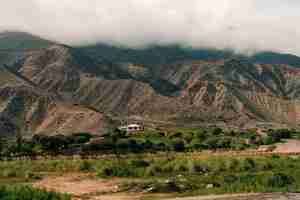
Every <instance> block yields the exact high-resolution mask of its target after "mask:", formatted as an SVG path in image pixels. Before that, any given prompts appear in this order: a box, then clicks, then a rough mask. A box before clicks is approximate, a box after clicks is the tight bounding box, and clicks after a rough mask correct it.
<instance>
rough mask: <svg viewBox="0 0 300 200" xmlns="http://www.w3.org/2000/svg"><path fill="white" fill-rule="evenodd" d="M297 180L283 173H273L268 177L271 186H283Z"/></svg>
mask: <svg viewBox="0 0 300 200" xmlns="http://www.w3.org/2000/svg"><path fill="white" fill-rule="evenodd" d="M294 182H295V180H294V178H293V177H291V176H288V175H286V174H283V173H276V174H273V175H272V176H271V177H269V178H268V181H267V184H268V186H269V187H271V188H282V187H286V186H289V185H291V184H293V183H294Z"/></svg>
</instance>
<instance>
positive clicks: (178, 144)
mask: <svg viewBox="0 0 300 200" xmlns="http://www.w3.org/2000/svg"><path fill="white" fill-rule="evenodd" d="M172 146H173V150H174V151H184V150H185V144H184V141H182V140H180V139H176V140H174V141H173V142H172Z"/></svg>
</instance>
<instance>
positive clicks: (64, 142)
mask: <svg viewBox="0 0 300 200" xmlns="http://www.w3.org/2000/svg"><path fill="white" fill-rule="evenodd" d="M91 138H92V135H91V134H89V133H75V134H72V135H70V136H65V135H55V136H47V135H34V136H33V137H32V138H31V139H20V138H17V139H16V140H14V139H3V138H2V139H0V157H17V156H29V157H34V156H37V155H42V154H50V155H57V154H62V153H64V151H66V150H70V149H71V150H72V149H75V148H77V147H80V146H81V145H82V144H85V143H87V142H88V141H90V139H91Z"/></svg>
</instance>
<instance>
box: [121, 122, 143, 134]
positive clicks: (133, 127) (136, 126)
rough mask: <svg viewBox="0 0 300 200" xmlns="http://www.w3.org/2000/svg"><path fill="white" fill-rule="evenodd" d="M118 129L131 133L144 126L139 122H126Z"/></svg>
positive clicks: (140, 129)
mask: <svg viewBox="0 0 300 200" xmlns="http://www.w3.org/2000/svg"><path fill="white" fill-rule="evenodd" d="M119 129H120V130H122V131H126V132H128V133H131V132H138V131H143V130H144V127H143V126H142V125H139V124H128V125H126V126H121V127H119Z"/></svg>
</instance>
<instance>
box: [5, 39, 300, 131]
mask: <svg viewBox="0 0 300 200" xmlns="http://www.w3.org/2000/svg"><path fill="white" fill-rule="evenodd" d="M0 40H1V38H0ZM99 48H102V49H101V50H99ZM108 48H111V49H110V50H109V51H108V52H107V51H106V50H107V49H108ZM165 48H167V50H166V49H164V47H153V48H152V49H151V48H148V49H144V50H132V49H131V50H129V49H124V48H123V49H120V48H119V49H118V48H116V47H107V46H106V47H105V48H104V47H103V46H100V47H97V48H94V47H88V48H87V47H76V48H74V47H69V46H66V45H59V44H51V45H49V46H48V47H47V48H42V49H35V50H32V49H28V50H24V51H23V53H22V55H20V56H19V57H18V58H16V59H15V62H14V63H13V64H11V65H10V68H9V69H11V70H13V71H15V72H16V73H17V74H19V75H20V77H21V78H23V79H24V80H27V83H29V82H30V83H32V84H33V85H36V86H38V87H39V88H40V90H42V91H43V92H46V93H50V94H52V95H54V94H55V95H56V96H57V97H60V99H59V101H61V102H62V104H60V105H62V106H61V107H60V108H57V109H56V110H55V109H54V113H59V114H58V115H59V116H61V115H64V113H65V112H68V111H67V110H69V109H65V108H66V107H69V108H74V107H72V106H74V105H78V106H79V107H82V108H90V109H91V110H93V109H95V111H97V112H101V113H103V116H104V118H105V116H113V117H115V118H117V119H124V120H125V119H127V118H132V119H139V120H141V121H158V122H159V121H160V122H170V123H173V124H185V125H189V124H190V125H194V124H199V125H201V124H202V125H203V124H213V123H215V124H219V123H221V124H226V125H228V126H236V127H239V128H243V127H248V126H250V125H252V124H253V126H255V125H256V124H259V123H266V124H270V123H274V124H282V125H283V124H286V125H288V126H291V127H295V126H298V124H300V103H299V97H300V87H299V86H300V81H299V80H300V79H299V78H300V69H299V68H298V57H295V56H292V55H284V54H274V53H269V54H270V55H271V58H266V57H268V56H266V57H262V58H257V57H246V56H241V55H235V54H233V53H232V52H230V51H227V52H222V51H218V50H198V53H197V51H196V50H195V51H194V50H187V49H180V48H179V47H174V48H173V47H165ZM112 52H113V53H112ZM170 52H171V53H170ZM187 52H188V53H187ZM189 53H190V54H189ZM264 54H268V53H266V52H265V53H262V54H261V55H264ZM257 55H258V54H257ZM257 55H256V56H257ZM276 55H278V59H279V61H281V62H279V61H278V59H274V56H275V57H276ZM258 57H259V56H258ZM291 57H292V59H291ZM156 58H160V59H157V60H156ZM264 58H266V59H264ZM281 58H282V59H281ZM285 59H286V60H285ZM290 59H291V60H290ZM259 60H261V61H260V62H259ZM299 60H300V58H299ZM275 61H276V63H274V62H275ZM268 62H270V63H268ZM277 62H278V63H277ZM289 63H291V64H289ZM39 95H42V92H40V94H39ZM55 95H54V96H55ZM4 102H6V100H4ZM66 102H69V104H65V103H66ZM75 107H76V106H75ZM95 115H96V114H95ZM100 118H101V117H100ZM100 118H98V120H100ZM104 118H101V119H104ZM86 120H87V121H88V118H86ZM50 121H51V120H50ZM67 121H68V120H67ZM69 121H72V120H71V119H70V120H69ZM95 121H97V120H95ZM95 121H94V122H95ZM100 121H101V120H100ZM104 121H105V120H104ZM75 122H76V120H75ZM91 123H92V122H91ZM103 123H105V122H103ZM50 124H51V123H50ZM71 124H73V123H71ZM68 126H71V125H65V127H68ZM93 126H96V125H93ZM103 126H106V125H103ZM103 126H102V127H103ZM41 127H43V128H41V129H42V130H51V131H50V132H55V130H58V132H64V131H63V129H60V128H59V127H56V128H51V126H47V125H43V126H41ZM96 127H97V126H96ZM69 129H70V130H72V128H69ZM36 130H37V129H36ZM86 130H90V129H86ZM102 131H103V129H102ZM37 132H39V131H37ZM100 132H101V131H100Z"/></svg>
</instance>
